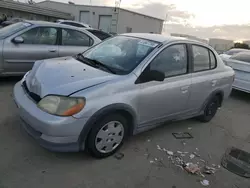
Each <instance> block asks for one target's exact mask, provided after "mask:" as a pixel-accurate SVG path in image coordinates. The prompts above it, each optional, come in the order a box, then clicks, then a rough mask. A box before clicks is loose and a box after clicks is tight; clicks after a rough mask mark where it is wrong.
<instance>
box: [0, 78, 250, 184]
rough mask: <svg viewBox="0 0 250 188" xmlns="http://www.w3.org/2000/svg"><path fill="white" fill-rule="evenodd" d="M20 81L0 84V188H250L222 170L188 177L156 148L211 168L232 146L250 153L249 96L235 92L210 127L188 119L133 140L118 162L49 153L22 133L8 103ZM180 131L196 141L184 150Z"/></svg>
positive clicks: (72, 154) (80, 154) (248, 182)
mask: <svg viewBox="0 0 250 188" xmlns="http://www.w3.org/2000/svg"><path fill="white" fill-rule="evenodd" d="M18 79H20V78H5V79H1V80H0V85H1V86H0V106H1V107H2V110H1V114H0V188H6V187H9V188H34V187H36V188H40V187H41V188H42V187H46V188H57V187H59V188H85V187H88V188H90V187H91V188H92V187H93V188H99V187H102V188H113V187H114V188H118V187H119V188H123V187H124V188H125V187H136V188H140V187H153V188H158V187H159V188H162V187H167V188H187V187H190V188H196V187H203V186H202V185H201V184H200V181H201V180H203V179H207V180H209V182H210V186H209V187H213V188H214V187H215V188H217V187H218V188H222V187H225V188H239V187H240V188H249V187H250V179H246V178H242V177H239V176H237V175H235V174H233V173H231V172H229V171H227V170H226V169H224V168H222V167H221V168H220V169H218V170H217V171H216V173H215V174H213V175H206V177H205V178H202V177H200V176H198V175H192V174H188V173H187V172H186V171H184V170H182V169H181V168H179V167H177V166H175V165H174V164H172V163H171V162H170V160H169V159H168V156H167V155H166V153H165V152H163V151H160V150H159V149H157V145H159V146H160V147H161V148H166V149H168V150H171V151H177V150H179V151H186V152H193V151H196V152H197V153H199V154H200V155H201V157H195V158H194V159H192V160H187V161H189V162H197V161H199V159H204V160H206V161H207V162H208V164H209V165H212V164H216V165H218V164H220V159H221V157H222V155H223V153H224V152H225V150H226V148H227V147H230V146H236V147H239V148H241V149H244V150H246V151H248V152H250V126H249V125H250V124H249V121H250V95H249V94H245V93H242V92H237V91H234V92H233V93H232V94H231V97H230V98H229V99H228V100H227V101H225V102H224V104H223V107H222V108H221V109H220V110H219V112H218V114H217V115H216V117H215V118H214V119H213V120H212V121H211V122H210V123H205V124H204V123H200V122H198V121H196V120H194V119H191V120H185V121H180V122H174V123H171V124H167V125H164V126H161V127H159V128H156V129H154V130H151V131H148V132H145V133H142V134H140V135H137V136H135V137H133V138H131V139H130V140H129V141H128V142H127V143H125V145H124V146H123V147H122V149H121V151H120V152H122V153H123V154H124V157H123V158H122V159H121V160H118V159H116V158H115V157H113V156H112V157H109V158H107V159H102V160H97V159H93V158H91V157H90V156H88V155H87V154H85V153H84V152H81V153H53V152H49V151H47V150H45V149H43V148H41V147H40V146H39V145H38V144H37V143H36V142H34V141H33V139H32V138H30V137H28V136H27V135H26V134H25V133H23V132H22V131H21V129H20V126H19V118H18V115H17V110H16V107H15V104H14V103H13V101H12V88H13V85H14V83H15V82H16V81H18ZM182 131H188V132H190V133H191V134H192V135H193V137H194V138H193V139H187V140H185V143H186V144H185V145H184V144H183V141H182V140H178V139H175V138H174V137H173V136H172V132H182ZM196 148H197V149H196ZM188 158H189V157H188V156H186V159H188ZM159 160H161V162H160V163H159ZM150 161H151V162H150Z"/></svg>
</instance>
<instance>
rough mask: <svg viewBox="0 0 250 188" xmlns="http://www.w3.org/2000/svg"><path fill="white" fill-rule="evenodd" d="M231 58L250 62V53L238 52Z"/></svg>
mask: <svg viewBox="0 0 250 188" xmlns="http://www.w3.org/2000/svg"><path fill="white" fill-rule="evenodd" d="M231 59H235V60H238V61H244V62H246V63H250V53H245V52H242V53H238V54H236V55H234V56H232V57H231Z"/></svg>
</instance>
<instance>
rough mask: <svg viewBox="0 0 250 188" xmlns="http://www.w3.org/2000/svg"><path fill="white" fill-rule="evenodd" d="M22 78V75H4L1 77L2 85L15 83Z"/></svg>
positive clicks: (0, 82)
mask: <svg viewBox="0 0 250 188" xmlns="http://www.w3.org/2000/svg"><path fill="white" fill-rule="evenodd" d="M21 79H22V76H12V77H2V78H0V86H2V85H9V84H15V83H17V82H18V81H20V80H21Z"/></svg>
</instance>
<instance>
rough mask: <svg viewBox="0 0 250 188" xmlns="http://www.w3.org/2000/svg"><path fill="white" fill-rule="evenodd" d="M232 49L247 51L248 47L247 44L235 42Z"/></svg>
mask: <svg viewBox="0 0 250 188" xmlns="http://www.w3.org/2000/svg"><path fill="white" fill-rule="evenodd" d="M234 48H243V49H249V46H248V44H245V43H239V42H236V43H234Z"/></svg>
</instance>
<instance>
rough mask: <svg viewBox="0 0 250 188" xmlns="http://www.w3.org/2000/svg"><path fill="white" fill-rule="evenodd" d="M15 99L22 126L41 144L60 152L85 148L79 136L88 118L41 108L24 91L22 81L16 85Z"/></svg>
mask: <svg viewBox="0 0 250 188" xmlns="http://www.w3.org/2000/svg"><path fill="white" fill-rule="evenodd" d="M14 101H15V103H16V105H17V107H18V111H19V115H20V118H21V126H22V128H23V129H24V130H25V131H26V132H27V133H28V134H29V135H30V136H32V137H33V138H34V139H35V140H36V141H37V142H38V143H39V144H40V145H41V146H43V147H44V148H46V149H48V150H51V151H58V152H75V151H79V150H82V149H83V148H82V146H80V145H81V144H80V143H79V136H80V133H81V131H82V130H83V127H84V125H85V124H86V121H87V119H84V118H83V119H76V118H74V117H60V116H54V115H51V114H48V113H46V112H44V111H42V110H40V109H39V108H38V107H37V104H36V103H35V102H34V101H33V100H32V99H31V98H30V97H29V96H28V95H27V93H26V92H25V91H24V89H23V88H22V85H21V82H18V83H17V84H16V85H15V86H14Z"/></svg>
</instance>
